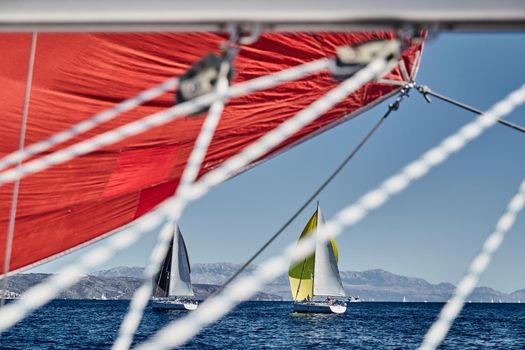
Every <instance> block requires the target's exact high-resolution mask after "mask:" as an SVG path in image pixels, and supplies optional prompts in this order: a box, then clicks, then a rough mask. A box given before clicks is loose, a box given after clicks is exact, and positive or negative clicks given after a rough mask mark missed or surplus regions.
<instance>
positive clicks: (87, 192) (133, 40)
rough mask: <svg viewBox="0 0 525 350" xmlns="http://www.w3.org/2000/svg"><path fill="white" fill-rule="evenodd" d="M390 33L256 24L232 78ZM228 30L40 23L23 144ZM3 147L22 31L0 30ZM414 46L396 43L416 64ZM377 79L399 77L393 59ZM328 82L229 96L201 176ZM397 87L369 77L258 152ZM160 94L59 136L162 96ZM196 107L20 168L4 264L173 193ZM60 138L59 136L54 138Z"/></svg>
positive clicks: (116, 98) (14, 123)
mask: <svg viewBox="0 0 525 350" xmlns="http://www.w3.org/2000/svg"><path fill="white" fill-rule="evenodd" d="M392 37H393V34H391V33H351V34H348V33H331V34H327V33H314V34H307V33H294V34H292V33H287V34H276V33H271V34H264V35H263V36H262V37H261V38H260V40H259V41H258V42H257V43H256V44H254V45H252V46H249V47H243V48H242V49H241V51H240V53H239V56H238V57H237V59H236V61H235V72H236V74H235V77H234V83H237V82H241V81H246V80H249V79H253V78H256V77H260V76H263V75H266V74H269V73H273V72H278V71H280V70H283V69H285V68H289V67H293V66H296V65H300V64H302V63H305V62H308V61H312V60H315V59H319V58H323V57H329V56H333V54H334V51H335V48H336V47H337V46H340V45H347V44H350V45H354V44H359V43H364V42H367V41H370V40H377V39H385V38H392ZM224 40H225V39H224V37H221V36H220V35H216V34H210V33H198V34H197V33H185V34H180V33H179V34H51V33H49V34H38V41H37V46H36V57H35V65H34V75H33V83H32V89H31V99H30V105H29V116H28V123H27V133H26V142H25V144H26V145H29V144H31V143H34V142H37V141H41V140H43V139H45V138H48V137H50V136H52V135H53V134H54V133H57V132H59V131H63V130H65V129H67V128H69V127H70V126H72V125H74V124H76V123H78V122H80V121H82V120H86V119H88V118H90V117H91V116H93V115H94V114H96V113H98V112H100V111H103V110H105V109H107V108H111V107H112V106H114V105H115V104H116V103H118V102H120V101H122V100H125V99H127V98H129V97H132V96H134V95H136V94H138V93H139V92H141V91H142V90H144V89H146V88H149V87H151V86H153V85H156V84H158V83H160V82H162V81H164V80H166V79H167V78H169V77H172V76H179V75H181V74H182V73H183V72H184V71H185V70H186V69H187V68H188V67H189V66H190V65H191V64H193V63H194V62H196V61H197V60H198V59H200V58H201V57H203V56H204V55H205V54H206V53H208V52H217V51H218V47H219V44H220V43H221V42H223V41H224ZM0 44H1V46H2V47H3V50H2V55H1V56H0V91H1V93H0V105H1V106H2V113H1V114H0V123H1V129H0V133H1V137H0V156H5V155H6V154H8V153H10V152H13V151H16V150H17V149H18V142H19V132H20V126H21V125H20V124H21V119H22V109H23V101H24V91H25V88H26V75H27V65H28V64H27V62H28V59H29V52H30V47H31V34H0ZM420 51H421V45H414V46H412V47H410V48H409V49H407V50H406V51H405V52H404V53H403V58H402V59H403V61H404V63H405V65H406V67H408V70H409V71H412V70H415V69H417V65H418V63H419V62H417V60H418V57H419V52H420ZM385 78H388V79H390V80H397V81H403V80H404V79H403V77H402V74H401V71H400V69H399V67H397V68H396V69H394V70H393V71H392V72H391V73H390V74H388V75H387V76H386V77H385ZM336 84H337V82H336V81H334V80H333V79H332V78H331V76H330V74H329V73H328V72H323V73H320V74H316V75H313V76H310V77H308V78H305V79H302V80H299V81H295V82H289V83H284V84H282V85H280V86H278V87H276V88H273V89H271V90H267V91H262V92H257V93H253V94H250V95H248V96H245V97H241V98H236V99H233V100H231V101H229V102H228V105H227V107H226V108H225V110H224V113H223V116H222V119H221V121H220V124H219V126H218V129H217V132H216V134H215V136H214V138H213V140H212V143H211V145H210V148H209V151H208V154H207V156H206V159H205V161H204V164H203V168H202V170H201V173H200V174H201V175H202V174H204V173H206V172H208V171H210V170H211V169H213V168H215V167H217V166H219V165H220V164H221V163H222V162H223V161H224V160H226V159H227V158H229V157H231V156H232V155H234V154H236V153H238V152H239V151H240V150H241V149H242V148H243V147H245V146H247V145H248V144H250V143H252V142H254V141H255V140H256V139H258V138H259V137H261V136H262V135H264V134H265V133H266V132H268V131H269V130H271V129H273V128H275V127H276V126H277V125H279V124H280V123H282V122H283V121H285V120H287V119H289V118H291V117H292V116H294V115H295V114H296V113H297V112H298V111H299V110H301V109H303V108H305V107H306V106H308V105H309V104H311V103H312V102H314V101H315V100H316V99H318V98H319V97H320V96H322V95H323V94H325V93H326V92H327V91H328V90H330V89H331V88H333V87H334V86H335V85H336ZM398 88H399V87H397V86H395V85H390V84H381V83H377V82H373V83H369V84H367V85H366V86H364V87H363V88H361V89H360V90H359V91H357V92H356V93H354V94H353V95H351V96H350V97H349V98H347V99H346V100H345V101H344V102H342V103H340V104H338V105H337V106H336V107H334V108H333V109H332V110H330V111H329V112H328V113H326V114H325V115H323V116H322V117H321V118H319V119H317V120H316V121H315V122H314V123H312V124H311V125H308V126H307V127H305V128H304V129H303V130H301V131H300V132H298V133H296V134H295V135H293V136H292V137H290V138H289V139H288V140H286V141H285V142H283V143H282V144H280V145H279V146H278V147H276V148H275V149H273V150H272V151H271V152H269V153H268V154H267V155H266V156H265V157H263V159H264V158H266V157H268V156H271V155H272V154H275V153H276V152H279V151H282V150H283V149H286V148H287V147H289V146H291V145H293V144H295V143H297V142H300V141H303V140H305V139H307V138H308V137H311V136H312V135H314V134H316V133H318V132H320V131H322V130H325V129H326V128H329V127H332V126H334V125H336V124H338V123H340V122H342V121H344V120H346V119H348V118H351V117H353V116H355V115H357V114H359V113H360V112H362V111H363V110H364V109H366V108H369V107H370V106H372V105H374V104H375V103H377V102H379V101H381V100H382V99H383V98H385V97H387V96H389V95H390V94H391V93H393V92H395V91H396V90H397V89H398ZM173 103H174V95H173V92H170V93H166V94H164V95H162V96H160V97H159V98H157V99H155V100H153V101H150V102H148V103H146V104H144V105H142V106H140V107H138V108H135V109H134V110H132V111H130V112H128V113H125V114H123V115H121V116H119V117H117V118H116V119H114V120H112V121H110V122H108V123H106V124H103V125H101V126H99V127H97V128H95V129H94V130H91V131H90V132H88V133H86V134H83V135H81V136H78V137H76V138H74V139H73V140H71V141H70V142H68V143H67V144H66V145H70V144H72V143H75V142H78V141H81V140H85V139H86V138H88V137H91V136H94V135H97V134H99V133H101V132H105V131H108V130H111V129H113V128H115V127H118V126H120V125H123V124H125V123H127V122H129V121H132V120H136V119H138V118H140V117H143V116H146V115H148V114H151V113H155V112H158V111H161V110H162V109H165V108H168V107H171V106H172V105H173ZM203 117H204V115H203V116H202V117H184V118H182V119H180V120H177V121H175V122H172V123H170V124H168V125H165V126H162V127H158V128H155V129H152V130H150V131H148V132H145V133H143V134H141V135H139V136H136V137H132V138H130V139H126V140H125V141H123V142H119V143H118V144H114V145H111V146H109V147H105V148H103V149H100V150H98V151H96V152H93V153H90V154H88V155H86V156H82V157H79V158H77V159H75V160H72V161H70V162H67V163H65V164H62V165H59V166H55V167H53V168H50V169H48V170H45V171H43V172H41V173H38V174H34V175H31V176H28V177H27V178H24V179H23V180H22V181H21V185H20V194H19V197H18V210H17V216H16V225H15V232H14V240H13V245H12V255H11V264H10V271H15V270H18V269H21V268H24V267H27V266H31V265H32V264H35V263H38V262H41V261H44V260H46V259H48V258H50V257H53V256H57V255H58V254H60V253H63V252H65V251H68V250H70V249H72V248H74V247H76V246H78V245H81V244H84V243H86V242H89V241H92V240H94V239H96V238H99V237H101V236H103V235H105V234H107V233H109V232H111V231H112V230H115V229H117V228H119V227H121V226H123V225H125V224H127V223H129V222H130V221H132V220H134V219H136V218H138V217H140V216H141V215H143V214H144V213H146V212H148V211H149V210H151V209H152V208H153V207H155V206H156V205H157V204H159V203H161V202H162V201H163V200H165V199H166V198H168V197H169V196H171V195H173V194H174V191H175V189H176V187H177V184H178V181H179V178H180V176H181V173H182V171H183V169H184V166H185V164H186V161H187V159H188V156H189V154H190V152H191V149H192V147H193V144H194V142H195V139H196V137H197V135H198V133H199V130H200V126H201V124H202V122H203V120H204V118H203ZM66 145H61V146H59V147H56V148H55V149H54V150H56V149H60V148H63V147H64V146H66ZM12 191H13V185H12V184H6V185H3V186H2V187H1V188H0V259H1V261H2V262H3V261H4V258H5V256H4V254H5V245H6V236H7V226H8V222H9V212H10V207H11V196H12Z"/></svg>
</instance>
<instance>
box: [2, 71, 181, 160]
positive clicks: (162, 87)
mask: <svg viewBox="0 0 525 350" xmlns="http://www.w3.org/2000/svg"><path fill="white" fill-rule="evenodd" d="M177 85H178V79H177V78H171V79H168V80H166V81H165V82H163V83H162V84H159V85H157V86H154V87H152V88H150V89H148V90H144V91H143V92H141V93H140V94H138V95H137V96H135V97H132V98H130V99H127V100H125V101H122V102H121V103H119V104H117V105H116V106H114V107H112V108H110V109H107V110H105V111H103V112H100V113H99V114H96V115H94V116H93V117H91V118H90V119H88V120H84V121H81V122H80V123H78V124H76V125H74V126H72V127H71V128H69V129H67V130H65V131H61V132H59V133H57V134H55V135H53V136H51V137H50V138H48V139H47V140H44V141H39V142H36V143H33V144H31V145H29V146H28V147H26V148H25V149H24V150H18V151H15V152H12V153H10V154H8V155H6V156H4V157H3V158H2V159H0V170H3V169H5V168H7V167H9V166H11V165H13V164H15V163H18V162H23V161H24V160H26V159H28V158H30V157H31V156H34V155H36V154H39V153H42V152H44V151H47V150H48V149H50V148H52V147H54V146H56V145H58V144H60V143H63V142H66V141H68V140H70V139H72V138H73V137H75V136H77V135H80V134H82V133H84V132H86V131H89V130H91V129H93V128H94V127H96V126H98V125H100V124H102V123H105V122H108V121H110V120H111V119H113V118H115V117H117V116H118V115H119V114H121V113H124V112H126V111H129V110H131V109H133V108H135V107H137V106H139V105H141V104H143V103H144V102H147V101H149V100H153V99H154V98H156V97H158V96H160V95H162V94H163V93H165V92H166V91H168V90H173V89H176V88H177Z"/></svg>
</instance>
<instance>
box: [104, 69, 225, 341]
mask: <svg viewBox="0 0 525 350" xmlns="http://www.w3.org/2000/svg"><path fill="white" fill-rule="evenodd" d="M229 70H230V63H229V62H228V61H223V62H222V63H221V67H220V70H219V79H218V81H217V87H216V91H217V94H218V96H219V99H218V100H217V101H215V102H213V103H212V105H211V107H210V110H209V112H208V115H207V117H206V120H205V121H204V124H203V126H202V128H201V131H200V133H199V136H198V137H197V141H196V142H195V146H194V147H193V150H192V152H191V154H190V157H189V159H188V162H187V163H186V167H185V168H184V171H183V173H182V176H181V180H180V183H179V186H178V187H177V193H176V194H175V197H177V196H180V195H181V194H183V193H184V192H185V191H187V190H188V188H189V186H191V185H192V184H193V183H194V181H195V179H196V178H197V175H198V174H199V171H200V169H201V165H202V162H203V161H204V158H205V156H206V152H207V151H208V146H209V145H210V142H211V140H212V138H213V135H214V133H215V129H216V128H217V125H218V123H219V120H220V117H221V114H222V111H223V110H224V103H225V99H226V92H227V91H228V77H227V75H228V71H229ZM182 197H184V196H182ZM183 205H184V204H183ZM174 229H175V227H173V230H174ZM173 230H171V231H169V230H163V231H162V232H161V233H160V234H159V235H158V238H157V242H156V244H155V247H154V248H153V250H152V254H151V256H150V261H149V264H148V266H147V267H146V269H145V270H144V282H143V283H142V285H141V286H140V288H139V289H138V290H137V291H136V292H135V293H133V297H132V299H131V303H130V308H129V310H128V312H127V313H126V316H125V317H124V321H122V324H121V326H120V330H119V334H118V337H117V340H115V342H114V343H113V347H112V349H113V350H125V349H129V347H130V346H131V342H132V341H133V334H135V331H136V330H137V328H138V326H139V324H140V320H141V319H142V316H143V314H144V309H145V308H146V305H147V304H148V301H149V299H150V297H151V294H152V291H153V284H152V279H153V277H154V276H155V274H156V273H157V272H158V271H159V270H160V268H161V265H162V261H163V259H164V257H165V256H166V254H167V252H168V250H169V242H170V241H171V238H172V237H173Z"/></svg>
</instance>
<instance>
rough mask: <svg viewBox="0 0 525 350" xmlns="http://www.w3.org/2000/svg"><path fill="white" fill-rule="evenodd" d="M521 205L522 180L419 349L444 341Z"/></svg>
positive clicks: (429, 348)
mask: <svg viewBox="0 0 525 350" xmlns="http://www.w3.org/2000/svg"><path fill="white" fill-rule="evenodd" d="M524 204H525V179H524V180H523V181H522V183H521V185H520V188H519V189H518V193H516V194H515V195H514V197H513V198H512V200H511V201H510V202H509V204H508V205H507V210H506V211H505V213H504V214H503V215H502V216H501V217H500V218H499V220H498V223H497V224H496V228H495V230H494V231H493V232H492V233H491V234H490V235H489V236H488V237H487V239H486V240H485V242H484V243H483V246H482V247H481V251H480V252H479V254H478V255H477V256H476V257H475V258H474V260H472V262H471V263H470V266H469V269H468V271H467V273H466V274H465V275H464V276H463V278H462V279H461V281H460V282H459V284H458V286H457V287H456V290H455V292H454V296H453V297H452V298H451V299H450V300H449V301H448V302H447V303H446V304H445V306H443V309H442V310H441V312H440V313H439V316H438V318H437V320H436V321H435V322H434V323H433V324H432V326H431V327H430V329H429V330H428V332H427V334H426V335H425V338H424V340H423V344H421V347H420V349H422V350H433V349H435V348H437V347H438V346H439V344H441V342H442V341H443V340H444V339H445V337H446V336H447V334H448V331H449V330H450V327H452V324H453V323H454V320H455V319H456V318H457V317H458V315H459V313H460V312H461V310H462V309H463V306H464V305H465V300H466V298H467V297H468V296H469V295H470V293H472V291H473V290H474V288H475V287H476V285H477V284H478V281H479V278H480V276H481V274H482V273H483V272H484V271H485V269H486V268H487V266H488V265H489V263H490V261H491V260H492V256H493V255H494V253H495V252H496V250H498V248H499V247H500V245H501V243H502V242H503V239H504V238H505V234H506V233H507V232H508V231H509V230H510V229H511V228H512V226H513V224H514V222H515V221H516V217H517V216H518V214H519V212H520V211H521V210H522V209H523V205H524Z"/></svg>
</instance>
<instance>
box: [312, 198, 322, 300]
mask: <svg viewBox="0 0 525 350" xmlns="http://www.w3.org/2000/svg"><path fill="white" fill-rule="evenodd" d="M315 212H316V213H317V225H316V227H315V238H316V239H317V238H319V236H318V233H319V223H320V221H319V219H320V217H319V201H317V209H316V210H315ZM316 251H317V244H315V250H314V271H313V272H312V299H313V298H314V296H315V294H314V291H315V252H316Z"/></svg>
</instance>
